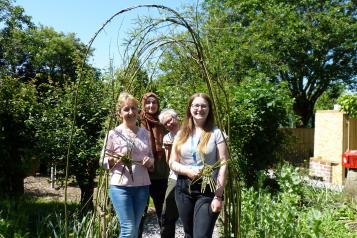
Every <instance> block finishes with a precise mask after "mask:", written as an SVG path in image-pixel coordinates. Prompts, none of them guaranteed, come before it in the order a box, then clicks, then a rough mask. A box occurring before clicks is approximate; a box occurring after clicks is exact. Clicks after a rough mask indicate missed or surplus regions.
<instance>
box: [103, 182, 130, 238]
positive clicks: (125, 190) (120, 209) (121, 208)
mask: <svg viewBox="0 0 357 238" xmlns="http://www.w3.org/2000/svg"><path fill="white" fill-rule="evenodd" d="M109 195H110V199H111V200H112V203H113V207H114V209H115V212H116V214H117V217H118V219H119V223H120V238H124V237H128V238H135V237H136V228H135V214H134V203H133V198H132V193H131V191H130V187H124V186H114V185H111V186H110V191H109Z"/></svg>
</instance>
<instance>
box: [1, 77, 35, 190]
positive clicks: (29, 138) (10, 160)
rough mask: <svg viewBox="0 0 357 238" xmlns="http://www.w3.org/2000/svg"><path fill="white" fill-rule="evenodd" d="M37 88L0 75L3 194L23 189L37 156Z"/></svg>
mask: <svg viewBox="0 0 357 238" xmlns="http://www.w3.org/2000/svg"><path fill="white" fill-rule="evenodd" d="M37 114H38V102H37V95H36V88H35V87H34V85H33V84H31V83H28V84H24V83H21V82H20V81H19V80H18V79H16V78H11V77H3V78H0V157H1V160H0V171H2V173H1V175H0V196H6V195H16V196H17V195H19V194H22V192H23V178H24V177H25V176H26V175H27V174H28V172H29V170H30V164H31V162H30V161H31V159H32V156H34V155H35V150H34V148H35V144H36V140H35V138H34V135H35V132H34V125H35V120H34V117H35V116H36V115H37Z"/></svg>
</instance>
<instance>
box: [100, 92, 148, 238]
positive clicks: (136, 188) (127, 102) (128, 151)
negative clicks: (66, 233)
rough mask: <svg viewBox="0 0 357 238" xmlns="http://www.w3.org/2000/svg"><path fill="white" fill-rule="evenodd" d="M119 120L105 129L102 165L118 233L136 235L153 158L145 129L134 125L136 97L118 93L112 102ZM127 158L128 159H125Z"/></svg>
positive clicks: (135, 119) (136, 112)
mask: <svg viewBox="0 0 357 238" xmlns="http://www.w3.org/2000/svg"><path fill="white" fill-rule="evenodd" d="M116 111H117V115H118V116H119V117H120V119H121V120H122V123H121V124H120V125H119V126H117V127H116V128H114V129H113V130H111V131H109V133H108V137H107V138H108V139H107V144H106V147H105V157H104V166H105V167H106V168H107V169H110V172H111V178H110V193H109V194H110V198H111V200H112V203H113V206H114V209H115V212H116V214H117V216H118V219H119V222H120V237H133V238H134V237H137V233H138V229H139V224H140V220H141V217H142V215H143V213H144V209H145V206H146V203H147V201H148V197H149V185H150V178H149V174H148V170H152V169H153V165H154V159H153V155H152V150H151V144H150V135H149V132H148V131H147V130H146V129H144V128H141V127H138V126H137V125H136V122H137V117H138V101H137V100H136V99H135V98H134V97H133V96H132V95H130V94H127V93H121V94H120V96H119V100H118V103H117V106H116ZM128 158H129V159H128Z"/></svg>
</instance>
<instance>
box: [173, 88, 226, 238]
mask: <svg viewBox="0 0 357 238" xmlns="http://www.w3.org/2000/svg"><path fill="white" fill-rule="evenodd" d="M227 159H228V151H227V146H226V143H225V138H224V134H223V133H222V131H221V130H220V129H218V128H217V127H216V126H215V124H214V116H213V111H212V102H211V99H210V98H209V96H208V95H207V94H204V93H196V94H194V95H193V96H192V97H191V98H190V99H189V102H188V106H187V110H186V115H185V119H184V121H183V124H182V127H181V129H180V131H179V132H178V134H177V135H176V137H175V140H174V144H173V150H172V152H171V156H170V168H171V169H172V170H173V171H175V172H176V173H177V174H178V178H177V183H176V188H175V199H176V204H177V208H178V211H179V216H180V218H181V221H182V223H183V227H184V231H185V237H187V238H192V237H194V238H198V237H212V233H213V229H214V226H215V222H216V220H217V218H218V215H219V212H220V211H221V209H222V205H223V192H224V185H225V181H226V173H227V164H226V160H227ZM217 161H220V165H221V166H220V167H219V168H218V169H216V170H215V171H214V172H213V174H212V177H213V178H214V180H215V181H216V188H215V189H214V191H211V189H210V186H207V187H206V188H205V191H204V192H201V182H200V180H197V181H195V179H197V177H198V176H199V172H200V170H201V169H202V168H203V166H204V164H210V165H213V164H215V163H216V162H217ZM192 181H195V182H193V183H192Z"/></svg>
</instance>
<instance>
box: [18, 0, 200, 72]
mask: <svg viewBox="0 0 357 238" xmlns="http://www.w3.org/2000/svg"><path fill="white" fill-rule="evenodd" d="M192 3H196V1H192V0H191V1H190V0H161V1H159V0H104V1H98V0H97V1H94V0H16V2H15V3H14V5H20V6H22V7H23V8H24V9H25V14H27V15H29V16H31V17H32V21H33V22H34V23H35V24H36V25H39V24H42V25H44V26H51V27H53V28H54V29H55V30H56V31H57V32H63V33H65V34H67V33H70V32H73V33H76V35H77V37H78V38H80V39H81V41H82V42H83V43H85V44H87V43H88V42H89V41H90V39H91V38H92V37H93V35H94V33H95V32H96V31H97V30H98V29H99V28H100V27H101V26H102V24H103V23H104V22H105V21H106V20H107V19H108V18H110V17H111V16H112V15H113V14H115V13H116V12H118V11H120V10H122V9H124V8H127V7H131V6H136V5H139V4H161V5H165V6H168V7H171V8H173V9H176V10H178V9H180V8H181V7H182V5H183V4H186V5H187V4H192ZM179 11H180V10H179ZM155 14H157V11H156V10H153V9H146V8H141V9H140V10H135V11H130V12H129V13H126V14H125V15H122V16H121V17H118V18H116V20H114V21H113V22H112V23H110V25H109V27H108V28H106V30H105V32H102V33H101V34H100V35H99V37H97V39H96V40H95V42H94V44H93V47H94V48H95V52H94V56H93V58H91V59H90V61H89V62H90V63H91V64H93V65H94V66H95V67H98V68H107V67H108V65H109V59H110V58H113V57H114V62H115V58H116V56H115V54H116V53H115V52H117V51H118V50H114V49H117V48H118V47H117V45H118V44H117V39H118V34H125V32H126V31H127V30H128V29H126V27H127V26H128V25H129V23H130V22H133V20H134V19H135V18H136V17H137V16H145V15H155ZM127 22H129V23H127ZM119 28H120V31H119ZM118 32H119V33H118ZM119 43H120V42H119Z"/></svg>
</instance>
